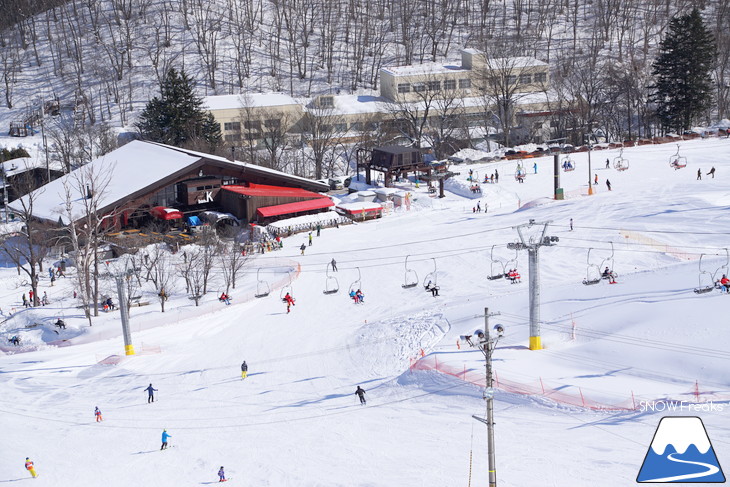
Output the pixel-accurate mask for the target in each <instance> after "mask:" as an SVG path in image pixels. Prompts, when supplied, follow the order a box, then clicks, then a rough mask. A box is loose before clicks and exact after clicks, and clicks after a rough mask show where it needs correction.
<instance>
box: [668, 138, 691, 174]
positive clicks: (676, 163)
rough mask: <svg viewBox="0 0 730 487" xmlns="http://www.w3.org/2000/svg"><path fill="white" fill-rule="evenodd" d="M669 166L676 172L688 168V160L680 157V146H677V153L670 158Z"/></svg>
mask: <svg viewBox="0 0 730 487" xmlns="http://www.w3.org/2000/svg"><path fill="white" fill-rule="evenodd" d="M669 166H670V167H673V168H674V169H675V170H677V169H682V168H683V167H687V158H686V157H684V156H680V155H679V144H677V153H676V154H674V155H673V156H672V157H670V158H669Z"/></svg>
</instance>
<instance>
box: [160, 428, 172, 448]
mask: <svg viewBox="0 0 730 487" xmlns="http://www.w3.org/2000/svg"><path fill="white" fill-rule="evenodd" d="M168 438H172V435H171V434H169V433H168V432H167V430H162V446H161V447H160V450H164V449H165V448H167V439H168Z"/></svg>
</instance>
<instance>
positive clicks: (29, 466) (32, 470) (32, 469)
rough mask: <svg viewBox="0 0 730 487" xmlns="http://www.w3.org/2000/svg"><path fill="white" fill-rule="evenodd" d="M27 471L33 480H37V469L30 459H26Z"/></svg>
mask: <svg viewBox="0 0 730 487" xmlns="http://www.w3.org/2000/svg"><path fill="white" fill-rule="evenodd" d="M25 469H26V470H27V471H29V472H30V474H31V475H32V476H33V478H36V477H37V476H38V474H37V473H36V471H35V467H34V466H33V462H32V461H31V460H30V458H28V457H25Z"/></svg>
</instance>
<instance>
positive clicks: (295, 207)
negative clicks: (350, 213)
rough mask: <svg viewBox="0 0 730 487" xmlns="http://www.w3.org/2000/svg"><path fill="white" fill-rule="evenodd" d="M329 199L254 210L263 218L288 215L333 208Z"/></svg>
mask: <svg viewBox="0 0 730 487" xmlns="http://www.w3.org/2000/svg"><path fill="white" fill-rule="evenodd" d="M334 205H335V204H334V203H333V202H332V200H331V199H329V198H317V199H313V200H306V201H297V202H294V203H286V204H283V205H276V206H264V207H262V208H259V209H258V210H256V214H257V215H258V216H260V217H263V218H268V217H270V216H276V215H288V214H289V213H301V212H303V211H311V210H320V209H322V208H327V207H330V206H334Z"/></svg>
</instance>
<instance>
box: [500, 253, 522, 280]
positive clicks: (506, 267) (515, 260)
mask: <svg viewBox="0 0 730 487" xmlns="http://www.w3.org/2000/svg"><path fill="white" fill-rule="evenodd" d="M519 257H520V251H519V250H517V249H515V256H514V257H512V258H511V259H510V260H508V261H507V262H505V264H504V277H507V273H508V272H509V271H510V270H512V269H515V270H517V264H518V262H519V261H518V259H519Z"/></svg>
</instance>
